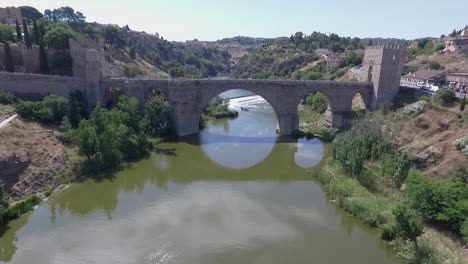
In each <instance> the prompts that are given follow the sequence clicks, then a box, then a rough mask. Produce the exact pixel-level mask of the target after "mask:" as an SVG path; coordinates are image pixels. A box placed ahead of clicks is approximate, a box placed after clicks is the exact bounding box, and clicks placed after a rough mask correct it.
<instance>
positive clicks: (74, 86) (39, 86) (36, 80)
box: [0, 72, 84, 100]
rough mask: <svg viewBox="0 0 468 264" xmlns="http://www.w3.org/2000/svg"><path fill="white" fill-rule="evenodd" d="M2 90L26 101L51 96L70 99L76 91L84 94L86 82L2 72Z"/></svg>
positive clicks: (0, 77)
mask: <svg viewBox="0 0 468 264" xmlns="http://www.w3.org/2000/svg"><path fill="white" fill-rule="evenodd" d="M0 90H7V91H11V92H12V93H14V94H15V95H17V96H19V97H21V98H24V99H28V100H40V99H42V98H43V97H45V96H47V95H51V94H55V95H59V96H64V97H68V95H69V94H70V92H72V91H75V90H80V91H82V92H84V81H83V79H81V78H74V77H65V76H54V75H40V74H27V73H7V72H0Z"/></svg>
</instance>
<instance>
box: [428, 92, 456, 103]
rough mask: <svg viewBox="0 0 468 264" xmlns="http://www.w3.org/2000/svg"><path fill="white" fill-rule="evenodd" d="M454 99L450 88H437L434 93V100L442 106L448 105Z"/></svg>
mask: <svg viewBox="0 0 468 264" xmlns="http://www.w3.org/2000/svg"><path fill="white" fill-rule="evenodd" d="M455 99H456V96H455V93H454V92H452V91H451V90H446V89H443V90H439V91H437V93H436V94H435V95H434V99H433V100H434V102H437V103H439V104H441V105H443V106H450V105H451V104H452V103H453V102H454V101H455Z"/></svg>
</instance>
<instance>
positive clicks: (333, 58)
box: [323, 52, 346, 68]
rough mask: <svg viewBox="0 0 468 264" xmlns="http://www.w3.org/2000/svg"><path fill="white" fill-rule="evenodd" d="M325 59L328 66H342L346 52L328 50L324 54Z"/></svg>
mask: <svg viewBox="0 0 468 264" xmlns="http://www.w3.org/2000/svg"><path fill="white" fill-rule="evenodd" d="M323 59H324V60H325V61H326V62H327V67H330V68H337V67H340V66H341V64H342V63H343V61H344V60H345V59H346V54H344V53H339V52H328V53H327V54H325V55H324V56H323Z"/></svg>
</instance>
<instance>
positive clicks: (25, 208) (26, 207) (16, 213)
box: [5, 196, 41, 221]
mask: <svg viewBox="0 0 468 264" xmlns="http://www.w3.org/2000/svg"><path fill="white" fill-rule="evenodd" d="M40 203H41V199H40V198H39V197H37V196H33V197H31V198H29V199H27V200H26V201H23V202H20V203H18V204H16V205H15V206H13V207H11V208H9V209H8V210H7V212H6V214H5V216H6V218H7V220H8V221H11V220H14V219H17V218H18V217H20V216H21V215H22V214H25V213H27V212H29V211H31V210H32V209H33V208H34V206H36V205H38V204H40Z"/></svg>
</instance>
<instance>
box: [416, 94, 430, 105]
mask: <svg viewBox="0 0 468 264" xmlns="http://www.w3.org/2000/svg"><path fill="white" fill-rule="evenodd" d="M419 101H424V102H428V103H430V102H431V101H432V98H431V97H429V96H426V95H424V96H421V97H419Z"/></svg>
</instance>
